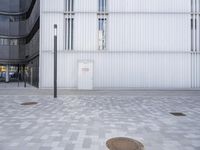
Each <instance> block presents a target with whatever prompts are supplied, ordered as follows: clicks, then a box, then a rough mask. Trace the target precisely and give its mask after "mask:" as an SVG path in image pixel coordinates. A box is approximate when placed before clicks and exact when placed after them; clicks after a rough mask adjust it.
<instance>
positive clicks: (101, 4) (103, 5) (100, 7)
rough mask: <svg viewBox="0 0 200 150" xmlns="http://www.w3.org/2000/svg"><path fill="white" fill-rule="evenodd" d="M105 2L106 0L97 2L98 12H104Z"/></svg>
mask: <svg viewBox="0 0 200 150" xmlns="http://www.w3.org/2000/svg"><path fill="white" fill-rule="evenodd" d="M106 1H107V0H99V12H102V11H106Z"/></svg>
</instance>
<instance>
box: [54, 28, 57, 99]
mask: <svg viewBox="0 0 200 150" xmlns="http://www.w3.org/2000/svg"><path fill="white" fill-rule="evenodd" d="M54 98H57V24H54Z"/></svg>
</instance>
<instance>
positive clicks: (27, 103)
mask: <svg viewBox="0 0 200 150" xmlns="http://www.w3.org/2000/svg"><path fill="white" fill-rule="evenodd" d="M37 104H38V103H37V102H25V103H22V104H21V105H23V106H29V105H37Z"/></svg>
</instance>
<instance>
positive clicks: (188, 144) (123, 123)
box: [0, 95, 200, 150]
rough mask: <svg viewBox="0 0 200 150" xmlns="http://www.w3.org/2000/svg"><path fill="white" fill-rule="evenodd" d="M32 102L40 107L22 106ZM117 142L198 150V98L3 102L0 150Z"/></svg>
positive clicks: (100, 149)
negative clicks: (115, 139) (178, 114)
mask: <svg viewBox="0 0 200 150" xmlns="http://www.w3.org/2000/svg"><path fill="white" fill-rule="evenodd" d="M30 101H31V102H33V101H34V102H38V104H37V105H34V106H22V105H20V104H21V103H24V102H30ZM170 112H183V113H184V114H186V115H187V116H185V117H176V116H173V115H171V114H170ZM113 137H129V138H133V139H135V140H138V141H140V142H141V143H143V144H144V146H145V150H200V97H199V96H154V97H151V96H108V95H107V96H95V95H92V96H89V95H88V96H87V95H83V96H81V95H79V96H73V95H71V96H67V95H65V96H59V98H58V99H53V98H52V96H45V95H40V96H36V95H35V96H17V95H16V96H15V95H13V96H12V95H1V96H0V150H107V148H106V141H107V140H108V139H110V138H113Z"/></svg>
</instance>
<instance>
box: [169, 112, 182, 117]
mask: <svg viewBox="0 0 200 150" xmlns="http://www.w3.org/2000/svg"><path fill="white" fill-rule="evenodd" d="M170 114H172V115H174V116H178V117H181V116H186V114H184V113H182V112H171V113H170Z"/></svg>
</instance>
